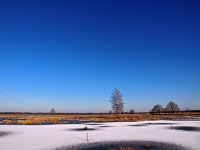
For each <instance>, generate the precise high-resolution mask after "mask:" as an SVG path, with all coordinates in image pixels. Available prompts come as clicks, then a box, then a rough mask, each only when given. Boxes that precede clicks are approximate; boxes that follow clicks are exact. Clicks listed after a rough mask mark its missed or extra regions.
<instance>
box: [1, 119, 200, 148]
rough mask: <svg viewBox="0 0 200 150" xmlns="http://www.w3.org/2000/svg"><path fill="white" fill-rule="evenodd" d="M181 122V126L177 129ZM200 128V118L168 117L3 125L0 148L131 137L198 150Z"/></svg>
mask: <svg viewBox="0 0 200 150" xmlns="http://www.w3.org/2000/svg"><path fill="white" fill-rule="evenodd" d="M86 126H87V128H85V127H86ZM180 126H181V127H182V128H178V129H177V127H180ZM188 127H189V130H187V129H188ZM191 127H195V128H191ZM184 129H186V130H184ZM193 129H194V130H193ZM199 129H200V121H165V120H163V121H144V122H112V123H99V124H98V123H94V124H92V123H91V124H87V125H85V124H65V125H1V126H0V150H50V149H55V148H58V147H62V146H70V145H74V144H81V143H95V142H101V141H129V140H130V141H134V140H136V141H137V140H142V141H158V142H169V143H173V144H180V145H182V146H186V147H189V148H192V149H195V150H199V149H200V142H199V141H200V130H199ZM87 133H88V140H89V141H87V136H86V135H87Z"/></svg>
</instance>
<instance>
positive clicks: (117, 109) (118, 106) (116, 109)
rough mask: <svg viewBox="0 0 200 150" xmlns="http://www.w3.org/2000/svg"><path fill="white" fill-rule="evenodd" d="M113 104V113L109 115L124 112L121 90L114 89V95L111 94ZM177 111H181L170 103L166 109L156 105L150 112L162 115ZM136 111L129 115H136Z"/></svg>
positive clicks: (173, 103)
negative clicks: (162, 113)
mask: <svg viewBox="0 0 200 150" xmlns="http://www.w3.org/2000/svg"><path fill="white" fill-rule="evenodd" d="M109 101H110V102H111V107H112V111H110V112H109V113H116V114H120V113H123V112H124V110H123V109H124V102H123V99H122V94H121V92H120V90H118V89H116V88H115V89H113V91H112V93H111V99H110V100H109ZM175 111H180V109H179V106H178V105H177V104H176V103H175V102H173V101H170V102H169V103H168V104H167V106H166V107H165V108H164V107H163V106H162V105H160V104H156V105H155V106H153V108H152V109H151V110H150V112H151V113H153V114H154V113H158V114H160V113H161V112H169V113H172V114H173V113H174V112H175ZM134 112H135V111H134V109H131V110H130V111H129V113H134Z"/></svg>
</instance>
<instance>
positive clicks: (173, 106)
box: [165, 101, 180, 114]
mask: <svg viewBox="0 0 200 150" xmlns="http://www.w3.org/2000/svg"><path fill="white" fill-rule="evenodd" d="M165 110H166V111H169V112H171V113H172V114H173V113H174V112H175V111H180V109H179V107H178V105H177V104H176V103H175V102H173V101H170V102H169V103H168V104H167V106H166V108H165Z"/></svg>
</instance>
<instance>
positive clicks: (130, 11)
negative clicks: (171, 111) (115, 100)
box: [0, 0, 200, 112]
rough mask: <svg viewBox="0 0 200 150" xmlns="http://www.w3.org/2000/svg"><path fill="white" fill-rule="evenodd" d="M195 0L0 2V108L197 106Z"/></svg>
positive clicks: (199, 52)
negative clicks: (114, 95) (119, 100)
mask: <svg viewBox="0 0 200 150" xmlns="http://www.w3.org/2000/svg"><path fill="white" fill-rule="evenodd" d="M199 8H200V2H199V1H198V0H191V1H189V0H188V1H185V0H171V1H169V0H163V1H159V0H150V1H145V0H142V1H141V0H135V1H132V0H126V1H118V0H84V1H82V0H73V1H72V0H66V1H64V0H6V1H1V2H0V111H29V112H38V111H39V112H48V111H49V110H50V108H51V107H54V108H55V109H56V111H57V112H108V111H109V110H110V109H111V107H110V103H109V99H110V96H111V92H112V89H113V88H115V87H116V88H118V89H120V90H121V92H122V94H123V100H124V103H125V111H129V110H130V109H132V108H133V109H135V110H136V111H149V110H150V109H151V108H152V106H153V105H154V104H157V103H159V104H161V105H163V106H165V105H166V104H167V102H168V101H170V100H173V101H175V102H176V103H177V104H179V106H180V107H181V108H182V109H185V108H191V109H200V19H199V17H200V10H199Z"/></svg>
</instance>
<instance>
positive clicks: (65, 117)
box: [0, 112, 200, 125]
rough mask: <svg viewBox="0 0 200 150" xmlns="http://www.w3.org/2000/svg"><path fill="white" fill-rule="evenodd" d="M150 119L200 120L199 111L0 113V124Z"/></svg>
mask: <svg viewBox="0 0 200 150" xmlns="http://www.w3.org/2000/svg"><path fill="white" fill-rule="evenodd" d="M146 120H147V121H151V120H200V112H191V113H178V112H177V113H175V114H150V113H137V114H34V113H33V114H31V113H27V114H26V113H16V114H15V113H10V114H5V113H2V114H0V124H8V125H10V124H18V125H44V124H46V125H47V124H68V123H84V121H85V122H87V121H94V122H116V121H146Z"/></svg>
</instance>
